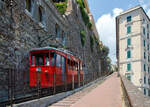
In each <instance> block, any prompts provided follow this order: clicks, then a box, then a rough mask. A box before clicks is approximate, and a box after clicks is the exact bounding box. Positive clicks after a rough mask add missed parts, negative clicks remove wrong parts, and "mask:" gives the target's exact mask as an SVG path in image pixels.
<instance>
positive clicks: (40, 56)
mask: <svg viewBox="0 0 150 107" xmlns="http://www.w3.org/2000/svg"><path fill="white" fill-rule="evenodd" d="M44 58H45V60H44ZM44 61H45V62H44ZM31 64H32V66H33V65H49V56H48V53H36V54H32V56H31Z"/></svg>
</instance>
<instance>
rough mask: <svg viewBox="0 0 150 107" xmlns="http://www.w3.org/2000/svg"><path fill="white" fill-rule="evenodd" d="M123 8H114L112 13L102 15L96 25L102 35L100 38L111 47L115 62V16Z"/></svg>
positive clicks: (111, 55)
mask: <svg viewBox="0 0 150 107" xmlns="http://www.w3.org/2000/svg"><path fill="white" fill-rule="evenodd" d="M122 11H123V10H122V9H120V8H115V9H113V12H112V13H113V14H112V15H111V13H108V14H104V15H102V16H101V17H100V18H99V19H98V20H97V22H96V27H97V30H98V33H99V35H100V40H102V42H103V43H104V44H105V45H106V46H108V47H109V49H110V52H109V56H110V58H111V60H112V62H113V63H115V61H116V33H115V32H116V27H115V26H116V24H115V17H116V16H118V15H119V14H120V12H122Z"/></svg>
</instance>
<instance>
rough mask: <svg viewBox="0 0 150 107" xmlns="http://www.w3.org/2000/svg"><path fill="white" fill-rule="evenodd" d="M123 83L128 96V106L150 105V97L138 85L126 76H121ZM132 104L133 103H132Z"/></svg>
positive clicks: (147, 106) (143, 106)
mask: <svg viewBox="0 0 150 107" xmlns="http://www.w3.org/2000/svg"><path fill="white" fill-rule="evenodd" d="M121 81H122V85H123V86H124V87H123V88H124V89H123V90H125V91H124V92H125V94H126V95H127V96H124V97H127V98H128V101H126V102H128V104H126V107H149V106H150V98H149V97H147V96H145V95H144V94H143V93H142V92H141V91H140V90H138V88H137V87H136V86H134V85H133V84H132V83H131V82H130V81H129V80H128V79H127V78H126V77H124V76H121ZM130 104H131V105H130Z"/></svg>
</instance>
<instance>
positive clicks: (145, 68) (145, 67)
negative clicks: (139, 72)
mask: <svg viewBox="0 0 150 107" xmlns="http://www.w3.org/2000/svg"><path fill="white" fill-rule="evenodd" d="M144 71H145V72H146V65H145V64H144Z"/></svg>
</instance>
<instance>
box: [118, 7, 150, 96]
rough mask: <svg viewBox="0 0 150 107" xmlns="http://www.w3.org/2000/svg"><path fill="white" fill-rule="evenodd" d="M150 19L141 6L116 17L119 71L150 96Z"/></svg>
mask: <svg viewBox="0 0 150 107" xmlns="http://www.w3.org/2000/svg"><path fill="white" fill-rule="evenodd" d="M149 31H150V19H149V17H148V16H147V14H146V13H145V11H144V9H143V8H142V7H141V6H136V7H134V8H131V9H129V10H126V11H124V12H122V13H121V14H120V15H119V16H117V17H116V42H117V43H116V56H117V64H118V67H119V72H120V74H122V75H125V76H126V77H127V78H128V79H129V80H130V81H131V82H132V83H133V84H134V85H135V86H137V87H138V88H139V89H140V90H142V91H143V93H144V94H145V95H147V96H150V37H149V34H150V32H149Z"/></svg>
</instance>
